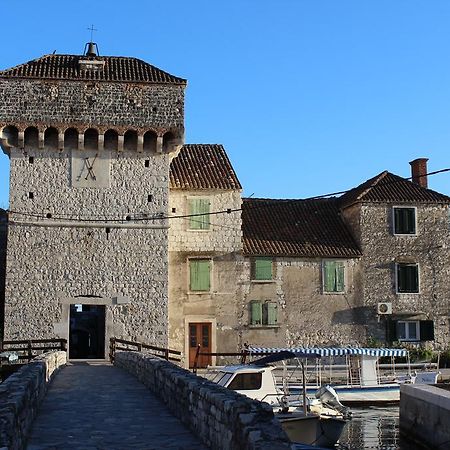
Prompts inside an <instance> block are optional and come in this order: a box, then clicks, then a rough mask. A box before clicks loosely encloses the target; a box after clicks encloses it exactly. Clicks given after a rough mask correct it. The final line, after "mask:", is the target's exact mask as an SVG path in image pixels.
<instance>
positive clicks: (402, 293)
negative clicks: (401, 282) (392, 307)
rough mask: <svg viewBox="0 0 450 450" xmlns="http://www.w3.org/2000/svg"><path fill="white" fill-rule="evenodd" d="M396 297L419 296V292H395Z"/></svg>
mask: <svg viewBox="0 0 450 450" xmlns="http://www.w3.org/2000/svg"><path fill="white" fill-rule="evenodd" d="M396 294H397V295H420V292H396Z"/></svg>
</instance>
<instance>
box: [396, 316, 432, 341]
mask: <svg viewBox="0 0 450 450" xmlns="http://www.w3.org/2000/svg"><path fill="white" fill-rule="evenodd" d="M392 328H393V330H392V333H393V334H392V339H391V340H393V341H395V340H397V341H410V342H417V341H421V342H424V341H434V323H433V321H432V320H397V321H393V322H392Z"/></svg>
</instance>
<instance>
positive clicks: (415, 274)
mask: <svg viewBox="0 0 450 450" xmlns="http://www.w3.org/2000/svg"><path fill="white" fill-rule="evenodd" d="M396 269H397V293H399V294H407V293H411V294H417V293H418V292H419V266H418V264H403V263H398V264H396Z"/></svg>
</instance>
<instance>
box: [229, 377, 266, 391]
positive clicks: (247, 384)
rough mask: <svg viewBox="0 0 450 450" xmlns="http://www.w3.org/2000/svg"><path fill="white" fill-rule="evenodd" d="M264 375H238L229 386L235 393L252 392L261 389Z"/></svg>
mask: <svg viewBox="0 0 450 450" xmlns="http://www.w3.org/2000/svg"><path fill="white" fill-rule="evenodd" d="M261 383H262V373H238V374H236V376H235V377H234V378H233V379H232V380H231V383H230V384H229V385H228V386H227V388H228V389H232V390H233V391H252V390H255V389H261Z"/></svg>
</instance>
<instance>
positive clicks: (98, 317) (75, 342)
mask: <svg viewBox="0 0 450 450" xmlns="http://www.w3.org/2000/svg"><path fill="white" fill-rule="evenodd" d="M69 358H71V359H104V358H105V307H104V306H103V305H100V306H97V305H70V330H69Z"/></svg>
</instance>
